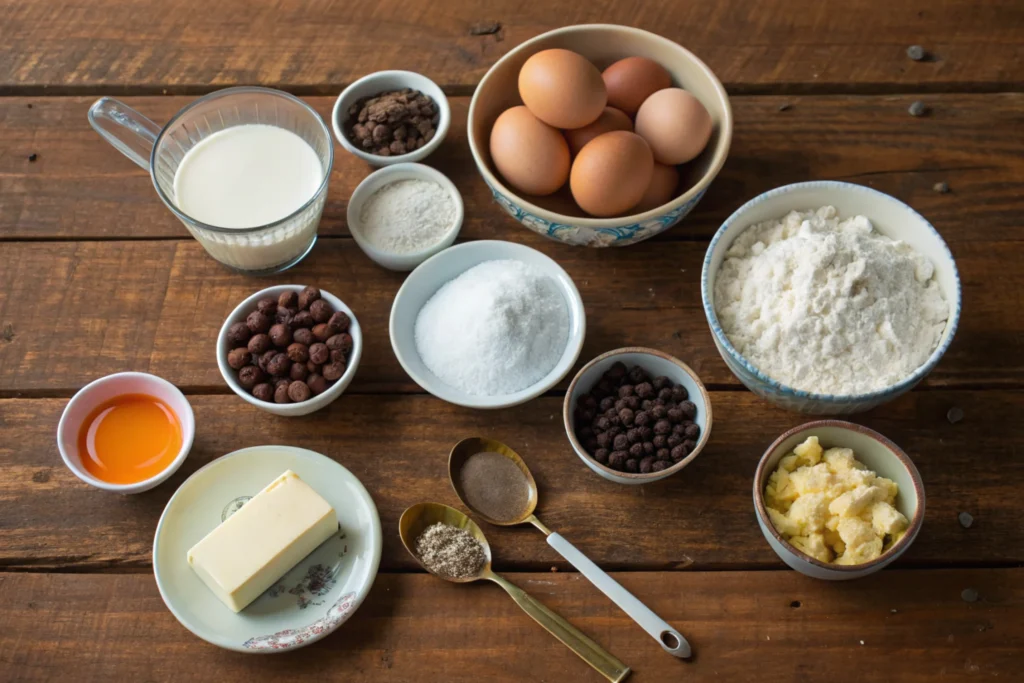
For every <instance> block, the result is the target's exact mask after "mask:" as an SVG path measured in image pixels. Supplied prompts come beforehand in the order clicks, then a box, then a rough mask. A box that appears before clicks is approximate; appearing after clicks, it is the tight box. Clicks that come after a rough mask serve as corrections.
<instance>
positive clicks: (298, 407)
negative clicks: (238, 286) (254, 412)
mask: <svg viewBox="0 0 1024 683" xmlns="http://www.w3.org/2000/svg"><path fill="white" fill-rule="evenodd" d="M303 289H305V285H277V286H276V287H267V288H266V289H261V290H260V291H258V292H256V293H255V294H253V295H252V296H250V297H249V298H247V299H246V300H245V301H243V302H242V303H240V304H238V306H236V307H235V310H233V311H231V315H229V316H228V318H227V320H225V321H224V325H223V326H221V328H220V333H219V334H218V335H217V367H218V368H220V374H221V377H223V378H224V381H225V382H227V384H228V386H229V387H231V390H232V391H233V392H235V393H236V394H238V395H239V396H240V397H241V398H242V399H243V400H245V401H246V402H248V403H251V404H252V405H254V406H256V407H257V408H259V409H260V410H265V411H267V412H268V413H273V414H274V415H281V416H282V417H297V416H300V415H309V414H310V413H313V412H316V411H317V410H320V409H321V408H323V407H324V406H326V405H328V404H330V403H331V402H333V401H334V400H335V399H336V398H338V397H339V396H341V395H342V394H343V393H344V392H345V388H346V387H347V386H348V385H349V383H350V382H351V381H352V378H353V377H355V376H356V369H357V368H358V367H359V359H360V357H362V355H363V333H362V330H361V329H360V327H359V320H357V319H356V314H355V313H353V312H352V309H351V308H349V307H348V306H346V305H345V302H344V301H342V300H341V299H339V298H338V297H336V296H334V295H333V294H331V293H330V292H327V291H325V290H323V289H321V290H320V295H321V296H322V297H323V299H324V300H325V301H327V302H328V303H329V304H330V305H331V308H332V309H334V310H335V311H344V312H345V313H347V314H348V317H349V318H350V319H351V320H352V325H351V327H350V328H349V334H351V335H352V352H351V353H350V354H349V356H348V364H347V367H346V368H345V374H343V375H342V376H341V378H340V379H338V380H337V381H335V382H334V383H333V384H332V385H331V386H330V387H328V388H327V391H325V392H324V393H322V394H320V395H318V396H317V395H314V396H311V397H310V398H309V400H306V401H303V402H302V403H271V402H269V401H261V400H260V399H258V398H256V397H255V396H253V395H252V394H251V393H250V392H248V391H246V390H245V389H244V388H242V385H241V384H239V383H238V375H237V373H236V372H235V371H234V370H232V369H231V366H229V365H228V353H229V352H230V351H231V345H230V344H229V343H228V329H229V328H230V327H231V326H232V325H234V324H235V323H237V322H244V321H245V318H246V316H248V315H249V314H250V313H252V312H253V311H255V310H256V302H257V301H259V300H260V299H263V298H271V299H274V300H277V298H278V297H279V296H280V295H281V292H287V291H292V292H296V293H300V292H302V290H303Z"/></svg>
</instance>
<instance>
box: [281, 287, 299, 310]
mask: <svg viewBox="0 0 1024 683" xmlns="http://www.w3.org/2000/svg"><path fill="white" fill-rule="evenodd" d="M277 305H278V306H280V307H282V308H298V306H299V294H298V292H295V291H292V290H289V291H287V292H281V295H280V296H279V297H277Z"/></svg>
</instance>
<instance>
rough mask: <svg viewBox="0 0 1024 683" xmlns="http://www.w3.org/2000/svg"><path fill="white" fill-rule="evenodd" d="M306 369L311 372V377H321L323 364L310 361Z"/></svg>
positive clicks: (307, 362)
mask: <svg viewBox="0 0 1024 683" xmlns="http://www.w3.org/2000/svg"><path fill="white" fill-rule="evenodd" d="M306 369H307V370H309V374H311V375H313V374H317V375H319V374H320V371H321V370H322V369H323V364H322V363H314V362H313V361H311V360H308V361H306Z"/></svg>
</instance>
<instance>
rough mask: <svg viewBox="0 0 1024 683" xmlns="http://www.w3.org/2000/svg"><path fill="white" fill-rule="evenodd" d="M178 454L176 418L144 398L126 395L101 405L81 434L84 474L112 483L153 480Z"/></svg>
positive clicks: (158, 402) (167, 408) (164, 407)
mask: <svg viewBox="0 0 1024 683" xmlns="http://www.w3.org/2000/svg"><path fill="white" fill-rule="evenodd" d="M180 450H181V423H180V422H179V421H178V416H177V415H175V414H174V411H173V410H171V408H170V406H168V405H167V404H166V403H164V402H163V401H161V400H160V399H158V398H154V397H152V396H147V395H146V394H125V395H123V396H118V397H116V398H113V399H111V400H109V401H107V402H105V403H102V404H100V405H99V406H97V407H96V408H95V409H94V410H93V411H92V412H91V413H90V414H89V416H88V417H87V418H86V419H85V422H83V423H82V429H81V431H79V433H78V452H79V454H80V455H81V458H82V466H83V467H84V468H85V471H86V472H88V473H89V474H91V475H92V476H94V477H96V478H97V479H100V480H102V481H105V482H108V483H110V484H136V483H138V482H140V481H145V480H147V479H149V478H151V477H154V476H156V475H157V474H160V473H161V472H163V471H164V470H165V469H167V467H168V466H169V465H170V464H171V462H173V461H174V459H175V458H176V457H177V456H178V452H179V451H180Z"/></svg>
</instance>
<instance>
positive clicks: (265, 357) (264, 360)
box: [256, 350, 278, 372]
mask: <svg viewBox="0 0 1024 683" xmlns="http://www.w3.org/2000/svg"><path fill="white" fill-rule="evenodd" d="M277 353H278V352H277V351H273V350H270V351H264V352H263V353H261V354H260V356H259V360H257V361H256V364H257V365H259V366H260V370H262V371H263V372H268V370H267V365H268V364H269V363H270V359H271V358H273V357H274V356H276V355H277Z"/></svg>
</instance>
